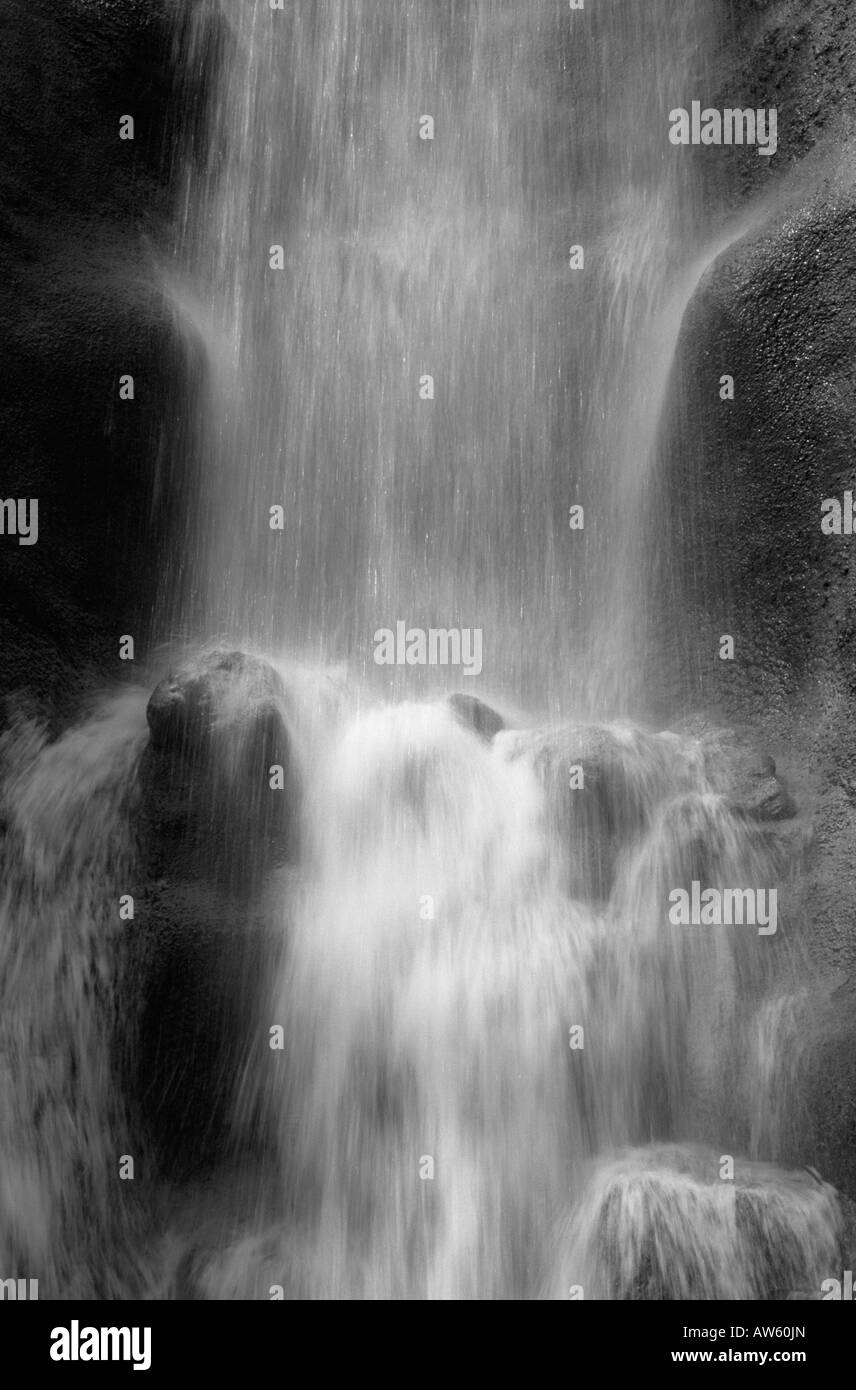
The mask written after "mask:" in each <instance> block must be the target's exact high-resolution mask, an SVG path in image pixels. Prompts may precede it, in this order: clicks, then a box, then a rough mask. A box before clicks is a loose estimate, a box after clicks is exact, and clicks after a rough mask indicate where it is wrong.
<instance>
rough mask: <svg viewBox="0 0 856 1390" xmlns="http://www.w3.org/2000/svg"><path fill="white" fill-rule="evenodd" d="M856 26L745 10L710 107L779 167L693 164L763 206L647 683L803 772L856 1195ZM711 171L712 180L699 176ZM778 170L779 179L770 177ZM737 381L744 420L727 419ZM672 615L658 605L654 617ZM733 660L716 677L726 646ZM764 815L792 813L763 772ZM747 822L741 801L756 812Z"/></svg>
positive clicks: (710, 398) (820, 955) (698, 387)
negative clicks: (839, 513) (747, 117)
mask: <svg viewBox="0 0 856 1390" xmlns="http://www.w3.org/2000/svg"><path fill="white" fill-rule="evenodd" d="M854 55H856V10H854V7H853V6H850V5H844V6H842V5H838V4H836V3H833V0H819V3H817V4H812V5H811V6H805V5H802V4H799V3H797V0H766V3H761V2H759V3H755V4H751V5H746V6H741V7H738V8H737V12H736V13H734V15H733V18H732V21H731V27H730V29H726V30H724V33H723V46H722V51H721V54H720V57H719V62H720V64H721V68H720V69H719V71H718V74H717V72H714V73H713V75H712V85H713V87H714V88H715V86H716V84H717V82H718V83H719V86H720V89H721V92H722V93H723V94H724V95H723V98H722V101H719V102H717V100H716V99H714V100H713V101H712V104H713V105H716V104H720V105H722V104H724V103H725V97H726V96H727V104H733V105H744V106H750V105H751V106H771V105H775V106H777V108H778V110H779V131H780V142H779V144H780V148H779V153H778V154H777V155H776V156H775V158H774V159H773V160H771V161H769V162H768V161H765V160H759V159H757V158H755V157H754V156H753V155H752V153H751V152H747V151H743V152H741V151H738V150H734V151H725V150H719V151H713V152H705V151H702V152H697V153H698V167H699V170H700V171H703V172H702V177H703V179H705V180H706V181H707V186H708V189H709V190H710V191H711V192H713V193H714V194H715V196H716V198H717V199H718V200H721V198H722V196H723V194H724V195H725V197H726V198H727V200H728V201H729V202H730V203H731V204H732V205H733V206H734V207H735V209H739V208H741V207H743V208H746V207H748V206H749V205H750V201H751V200H758V198H759V194H761V193H763V192H764V191H765V189H764V180H766V181H767V187H768V188H769V187H770V186H771V181H772V182H773V183H775V175H776V174H777V173H778V174H779V175H780V176H782V175H784V174H787V173H788V172H789V170H788V166H793V165H795V163H796V162H797V161H801V164H800V169H799V171H798V173H796V174H794V175H793V177H792V178H790V179H789V181H788V182H787V183H784V182H782V183H780V184H779V185H777V186H778V187H779V188H780V190H781V191H780V193H779V195H778V201H777V200H776V199H775V198H768V199H767V200H766V201H765V202H760V201H756V202H755V209H756V212H757V225H756V227H755V230H754V231H753V232H751V233H750V234H748V235H746V236H744V237H743V238H742V239H740V240H739V241H737V242H736V243H735V244H734V245H733V246H732V247H731V248H730V249H729V250H728V251H727V252H726V253H725V254H724V255H723V256H721V257H720V258H719V260H718V261H717V262H716V263H715V264H714V265H713V266H712V267H711V268H710V269H709V271H708V273H707V274H706V276H705V278H704V280H703V281H702V283H701V285H700V287H699V289H698V291H697V293H696V295H695V297H694V299H693V301H692V303H691V304H690V306H689V309H688V311H687V314H686V317H685V321H684V326H683V332H682V335H681V341H680V344H679V348H678V352H677V355H676V362H675V366H674V372H673V381H672V389H671V393H670V405H671V411H670V418H669V420H667V422H666V431H665V438H664V455H665V466H664V469H663V474H662V479H661V487H662V492H661V494H660V496H661V500H662V499H665V498H666V497H668V498H669V499H670V503H669V506H670V509H671V510H670V513H669V514H670V516H671V526H670V537H671V539H670V549H671V551H672V554H673V561H672V564H671V565H670V568H669V570H668V572H666V571H665V570H664V571H663V573H662V574H661V575H660V585H659V599H658V603H659V605H660V608H661V611H662V613H663V623H662V629H661V633H660V640H659V644H658V648H657V650H656V652H655V653H654V655H653V662H652V671H651V680H652V683H653V684H654V685H656V687H657V688H658V689H659V691H660V693H661V699H662V704H661V707H660V709H659V711H658V715H659V717H660V718H661V719H662V720H663V722H664V723H668V722H669V721H670V719H671V718H672V717H673V713H674V711H676V710H683V709H686V708H688V707H692V706H693V705H695V707H696V708H698V707H700V706H702V707H704V708H705V709H707V710H709V711H712V712H713V717H714V719H716V720H721V721H722V722H725V723H733V724H736V725H746V726H749V727H751V728H752V729H753V730H755V731H756V736H757V737H758V738H759V739H760V740H761V742H762V743H763V744H764V745H765V746H767V747H770V748H772V749H773V750H774V751H775V752H777V753H778V752H779V751H781V753H782V754H783V755H784V754H785V753H786V756H787V763H788V775H789V780H790V781H791V782H792V783H794V784H797V785H798V787H799V794H798V800H799V802H800V805H801V807H802V808H804V809H805V810H806V811H807V813H808V815H809V816H810V820H811V824H812V831H813V843H812V846H811V849H810V851H809V857H808V860H807V862H806V863H805V867H804V870H803V872H802V873H801V875H800V880H801V885H802V887H801V892H800V894H799V896H798V900H797V901H795V903H794V908H795V914H794V920H795V921H801V922H802V932H803V936H804V939H805V941H806V943H807V955H808V956H809V958H810V960H811V962H812V965H813V967H814V969H815V971H816V972H817V974H818V975H819V977H820V987H821V993H822V994H823V995H824V997H826V998H827V999H828V1005H827V1006H826V1007H825V1010H824V1016H823V1018H822V1019H818V1020H817V1034H816V1040H815V1044H814V1045H813V1046H814V1058H813V1063H812V1068H813V1077H812V1080H811V1081H810V1086H809V1089H810V1093H811V1097H812V1105H813V1108H814V1119H815V1143H816V1154H817V1157H816V1164H817V1167H818V1168H819V1169H820V1171H821V1172H823V1174H824V1176H825V1177H827V1178H829V1179H830V1180H831V1181H833V1182H835V1183H836V1184H837V1186H838V1187H839V1188H841V1189H843V1190H844V1191H845V1192H847V1193H849V1195H850V1196H853V1195H856V1144H855V1143H854V1138H856V1062H854V1060H853V1059H854V1051H853V1024H852V1017H851V1012H852V1010H851V1005H852V997H853V988H854V983H856V908H855V907H854V903H856V869H854V865H853V855H852V845H853V842H854V839H856V719H855V718H854V714H855V713H856V709H854V696H856V677H854V671H856V625H854V621H853V608H854V598H856V551H854V549H853V547H854V545H855V544H856V538H854V537H853V536H848V535H845V534H842V535H837V536H836V535H826V534H824V533H823V532H822V531H821V518H822V513H821V504H822V502H823V501H824V499H827V498H837V499H838V500H839V501H841V502H843V498H844V493H845V491H848V490H852V489H853V488H854V485H856V471H854V461H853V446H852V441H853V438H854V435H855V434H856V273H854V272H856V235H854V234H856V191H854V186H853V179H852V173H851V170H852V163H853V160H852V155H853V143H852V138H853V132H854V129H856V77H854V74H856V66H854ZM707 153H711V154H712V156H713V157H712V158H711V159H709V160H708V159H706V158H705V157H704V156H705V154H707ZM762 165H765V166H768V167H765V168H762V167H761V166H762ZM724 374H729V375H731V376H733V377H734V381H735V398H734V400H733V401H723V400H721V399H720V391H719V387H720V379H721V377H722V376H723V375H724ZM656 606H657V604H655V607H656ZM726 633H727V634H730V635H732V636H733V637H734V639H735V660H734V661H731V662H729V661H721V660H720V659H719V639H720V636H721V635H723V634H726ZM748 805H749V806H752V807H754V808H755V810H756V811H757V810H761V811H763V814H764V816H765V818H766V817H768V816H772V817H773V818H774V819H775V818H776V817H777V816H778V815H780V814H781V813H783V809H784V808H783V802H782V799H781V794H780V792H779V791H778V790H777V788H776V787H775V785H774V784H773V783H772V782H769V781H768V779H766V778H765V776H764V775H763V769H760V768H759V769H758V773H757V776H756V777H754V779H753V782H752V786H751V788H750V790H749V801H748ZM746 806H747V803H746V802H745V801H744V807H746Z"/></svg>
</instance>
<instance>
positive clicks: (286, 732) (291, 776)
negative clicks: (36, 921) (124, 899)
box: [126, 651, 299, 1175]
mask: <svg viewBox="0 0 856 1390" xmlns="http://www.w3.org/2000/svg"><path fill="white" fill-rule="evenodd" d="M288 709H289V699H288V692H287V691H286V689H285V686H284V683H283V681H282V679H281V678H280V676H279V674H278V673H277V672H276V671H275V670H274V669H273V667H271V666H270V665H269V664H268V663H267V662H265V661H262V660H261V659H259V658H257V657H253V656H249V655H247V654H245V653H243V652H238V651H215V652H209V653H206V654H204V655H202V656H200V657H197V658H194V659H192V660H190V661H188V662H187V663H185V664H184V665H182V666H181V667H179V668H178V669H177V670H176V671H175V672H173V673H172V674H171V675H169V676H167V677H166V678H165V679H164V680H162V681H161V682H160V683H159V685H158V686H157V687H156V689H155V690H154V692H153V694H152V696H151V698H150V700H149V703H148V707H147V711H146V717H147V721H148V726H149V742H148V746H147V748H146V749H145V751H144V753H143V755H142V758H141V760H140V766H139V775H138V776H139V789H140V807H139V821H138V838H139V841H140V845H141V874H142V876H143V883H142V884H141V887H140V889H139V890H138V893H137V900H138V906H137V913H136V922H135V928H134V935H133V940H132V944H131V945H130V946H129V948H128V967H127V968H128V971H129V975H130V977H131V978H132V979H133V980H135V981H137V982H139V994H138V997H139V1005H138V1022H137V1027H136V1034H135V1036H136V1045H135V1046H134V1047H133V1048H129V1049H127V1058H126V1084H127V1088H128V1091H129V1093H130V1095H131V1096H133V1097H134V1099H135V1102H136V1105H137V1107H138V1109H139V1111H140V1113H141V1115H142V1118H143V1122H144V1124H145V1127H146V1130H147V1132H148V1133H149V1134H151V1136H152V1138H153V1141H154V1143H155V1146H156V1149H157V1151H158V1153H159V1156H160V1161H161V1163H162V1165H163V1167H164V1169H165V1170H166V1171H168V1172H169V1173H171V1174H172V1175H176V1174H180V1173H181V1172H182V1171H185V1170H187V1171H189V1170H193V1169H198V1167H199V1166H203V1167H204V1166H205V1165H206V1164H210V1163H213V1162H215V1161H216V1160H218V1159H222V1158H223V1157H224V1153H223V1150H222V1145H223V1144H224V1142H225V1141H226V1140H227V1138H228V1139H229V1142H230V1143H232V1144H233V1145H234V1143H235V1136H236V1132H237V1131H236V1126H235V1119H236V1106H237V1096H236V1086H237V1084H238V1080H239V1078H246V1077H247V1076H250V1077H258V1076H260V1075H264V1074H266V1073H265V1065H264V1063H265V1058H264V1056H262V1058H261V1060H260V1059H259V1057H258V1049H259V1048H260V1047H262V1048H263V1047H264V1046H265V1043H266V1039H267V1032H266V1030H265V1029H264V1028H263V1027H261V1026H260V1024H259V1017H260V1015H261V1013H262V1002H261V1001H262V999H263V997H264V988H265V981H266V978H267V975H266V972H267V971H268V970H269V968H270V963H271V961H272V960H273V959H274V958H275V955H276V951H277V949H278V942H279V940H280V937H281V923H280V921H279V916H278V915H276V914H274V916H273V919H269V918H268V916H266V914H265V911H264V907H263V903H264V895H265V888H266V886H267V882H268V875H269V874H270V871H271V870H273V869H275V868H279V867H283V866H286V865H288V864H290V863H291V862H292V861H293V860H294V858H295V856H296V854H297V824H298V818H299V805H298V797H299V778H298V776H297V772H296V768H295V758H294V746H293V740H292V734H291V732H290V729H289V727H288V718H287V716H288ZM275 768H281V769H282V785H281V786H280V785H278V784H277V785H276V786H275V787H274V786H272V785H271V780H272V778H271V769H275ZM273 780H274V781H275V782H277V783H278V782H279V779H278V777H277V776H276V775H274V779H273ZM248 1095H249V1096H250V1100H249V1102H247V1096H248ZM243 1097H244V1102H245V1103H244V1109H243V1112H242V1115H241V1121H242V1122H243V1123H244V1126H245V1129H247V1130H250V1131H253V1135H254V1138H255V1139H257V1138H258V1125H257V1114H256V1112H255V1110H254V1107H253V1102H252V1084H245V1085H244V1086H243Z"/></svg>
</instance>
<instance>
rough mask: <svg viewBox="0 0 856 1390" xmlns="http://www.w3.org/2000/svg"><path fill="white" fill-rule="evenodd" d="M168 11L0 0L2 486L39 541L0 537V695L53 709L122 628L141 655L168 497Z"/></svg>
mask: <svg viewBox="0 0 856 1390" xmlns="http://www.w3.org/2000/svg"><path fill="white" fill-rule="evenodd" d="M174 21H175V11H174V9H173V8H172V6H170V5H169V4H167V3H161V0H109V3H108V2H107V0H65V3H63V4H60V5H57V4H54V3H52V2H51V0H10V3H9V4H7V5H4V7H3V17H2V21H0V24H1V25H2V43H0V55H2V56H0V117H2V124H3V130H4V138H3V142H2V148H0V202H2V206H3V209H4V214H3V218H2V224H0V363H2V375H3V382H4V391H3V400H2V402H0V453H1V454H2V458H3V496H4V497H26V498H37V499H38V501H39V539H38V542H37V543H36V544H35V545H33V546H29V547H22V546H19V545H18V544H17V543H16V541H15V540H14V539H12V538H9V537H7V536H3V537H0V585H2V590H3V603H2V606H0V648H2V651H3V662H2V669H0V695H4V694H8V693H11V692H17V691H19V690H22V689H26V691H27V692H28V695H29V696H30V700H31V703H33V702H35V703H36V704H37V705H40V706H41V707H42V708H44V709H46V710H47V711H48V713H49V715H50V717H51V719H52V720H53V721H54V722H55V723H57V724H59V723H60V722H62V721H63V719H64V717H65V716H67V714H68V713H69V712H70V710H71V709H72V708H73V707H74V705H75V704H76V703H77V701H78V700H79V697H80V694H81V692H85V691H87V690H88V689H90V688H91V687H92V686H93V685H94V684H95V683H96V682H98V681H99V680H102V679H103V678H104V676H108V677H110V678H115V677H117V676H118V675H120V674H124V671H123V668H122V663H120V662H119V661H118V650H119V648H118V640H119V637H120V636H121V635H122V634H125V633H130V634H133V635H134V636H135V638H136V640H137V644H138V654H139V651H140V647H141V646H142V645H143V644H144V641H145V636H146V634H145V623H144V615H145V614H147V613H148V612H149V611H150V609H151V602H152V597H153V594H154V589H155V583H156V578H157V574H158V551H159V547H160V545H161V543H162V541H163V539H164V537H165V534H166V528H167V517H168V515H169V510H170V506H171V502H172V501H173V497H172V484H171V482H170V479H169V477H168V475H167V471H166V469H165V467H164V464H165V457H166V456H165V454H163V451H162V444H163V441H162V438H161V428H162V422H163V420H164V418H165V415H166V414H167V413H168V411H169V410H170V407H171V400H172V395H171V393H172V391H173V390H176V389H178V388H179V387H180V382H181V373H180V371H179V370H178V365H179V364H178V362H177V359H176V353H175V349H174V345H173V341H172V334H171V330H170V328H169V325H168V323H167V319H166V316H165V312H164V308H163V302H162V296H161V295H160V293H159V291H158V290H157V287H156V283H155V277H154V275H153V271H152V258H151V253H150V249H149V248H150V246H151V244H152V243H154V242H155V241H156V240H158V239H159V238H160V226H161V223H162V221H163V220H164V218H165V217H166V216H167V215H168V211H169V206H170V198H171V193H170V175H169V168H168V162H167V156H168V155H169V152H170V145H171V140H172V132H171V130H170V129H169V128H168V124H169V121H170V119H171V117H170V112H171V111H172V110H174V104H173V91H172V85H171V84H172V82H173V81H174V78H173V77H172V76H171V74H170V53H171V42H172V29H173V25H174ZM123 113H128V114H133V116H134V119H135V138H134V140H133V141H123V140H120V139H119V116H120V115H121V114H123ZM124 374H128V375H132V376H133V377H134V385H135V397H134V400H132V401H120V399H119V394H118V393H119V377H120V375H124ZM159 458H160V461H159Z"/></svg>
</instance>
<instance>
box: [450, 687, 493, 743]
mask: <svg viewBox="0 0 856 1390" xmlns="http://www.w3.org/2000/svg"><path fill="white" fill-rule="evenodd" d="M449 704H450V705H451V707H452V709H453V710H454V712H455V715H456V716H457V718H458V719H459V720H460V721H461V723H462V724H466V726H467V727H468V728H470V729H474V730H475V732H476V733H477V734H478V735H479V736H480V737H481V738H483V739H484V740H485V741H486V742H487V743H490V741H491V739H492V738H493V737H494V736H495V735H496V734H498V733H499V732H500V730H501V729H504V728H505V720H504V719H503V717H502V715H501V714H498V713H497V711H496V710H495V709H492V708H491V706H490V705H486V704H485V702H484V700H479V699H478V697H477V696H475V695H450V696H449Z"/></svg>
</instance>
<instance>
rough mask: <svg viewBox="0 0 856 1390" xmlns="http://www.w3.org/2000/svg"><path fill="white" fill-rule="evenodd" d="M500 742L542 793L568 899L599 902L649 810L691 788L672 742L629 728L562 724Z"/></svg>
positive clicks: (676, 744)
mask: <svg viewBox="0 0 856 1390" xmlns="http://www.w3.org/2000/svg"><path fill="white" fill-rule="evenodd" d="M502 738H503V740H504V742H503V744H502V746H503V748H504V750H505V751H506V752H507V753H508V754H509V755H510V756H512V757H525V758H526V759H527V760H528V761H529V762H531V764H532V766H533V768H534V770H535V772H536V774H537V776H538V777H539V780H540V781H541V783H542V785H543V786H544V788H545V791H546V794H547V805H548V808H549V811H550V816H551V819H552V822H553V830H554V834H555V836H556V839H557V841H558V844H559V845H560V846H561V847H562V850H563V851H564V852H565V853H566V855H567V886H568V891H569V892H570V894H571V895H572V896H573V897H582V898H589V899H591V898H595V899H597V898H604V897H607V896H608V894H609V891H610V888H611V886H612V882H613V879H614V874H615V867H616V861H617V857H618V855H619V854H620V853H621V852H622V851H623V850H625V849H626V848H627V847H628V845H629V844H630V843H631V842H632V841H633V840H634V838H636V837H637V836H638V835H639V834H640V832H641V831H642V830H643V828H644V827H645V826H646V825H647V823H648V820H649V817H650V814H651V810H652V807H654V806H656V805H657V804H658V803H659V802H660V801H661V800H662V798H663V797H664V796H665V795H666V793H667V792H669V793H671V794H674V792H675V791H676V790H677V789H679V788H680V786H681V785H682V782H683V783H685V785H686V786H687V787H689V785H690V784H691V783H690V779H689V776H688V775H687V774H686V773H685V770H684V768H685V763H684V759H683V756H682V753H681V743H680V740H677V739H675V738H673V737H672V736H670V735H658V734H650V733H647V732H645V731H644V730H641V729H636V728H633V727H631V726H630V725H619V724H615V725H564V726H562V727H560V728H556V729H536V730H526V731H522V732H515V733H509V734H504V735H502ZM676 779H677V780H676ZM580 782H582V785H579V784H580Z"/></svg>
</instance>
